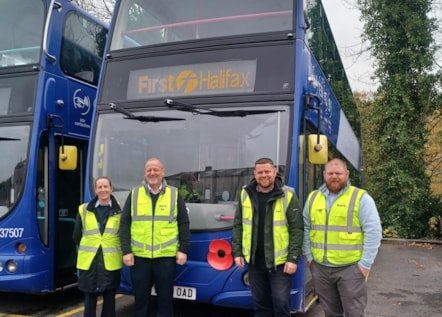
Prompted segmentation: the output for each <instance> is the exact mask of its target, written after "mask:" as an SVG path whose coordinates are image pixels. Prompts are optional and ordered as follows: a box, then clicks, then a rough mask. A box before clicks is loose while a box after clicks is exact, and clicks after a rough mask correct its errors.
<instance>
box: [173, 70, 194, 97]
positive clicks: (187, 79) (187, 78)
mask: <svg viewBox="0 0 442 317" xmlns="http://www.w3.org/2000/svg"><path fill="white" fill-rule="evenodd" d="M176 87H177V88H178V89H179V90H181V91H182V92H183V93H185V94H189V93H191V92H192V91H195V89H197V87H198V75H197V74H195V73H194V72H193V71H191V70H185V71H183V72H181V73H180V74H179V75H178V76H177V79H176Z"/></svg>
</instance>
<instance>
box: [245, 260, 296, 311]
mask: <svg viewBox="0 0 442 317" xmlns="http://www.w3.org/2000/svg"><path fill="white" fill-rule="evenodd" d="M283 271H284V264H283V265H279V266H277V267H276V269H266V268H262V267H260V266H255V265H251V264H249V277H250V288H251V291H252V297H253V303H254V311H255V317H290V290H291V288H292V275H289V274H286V273H284V272H283Z"/></svg>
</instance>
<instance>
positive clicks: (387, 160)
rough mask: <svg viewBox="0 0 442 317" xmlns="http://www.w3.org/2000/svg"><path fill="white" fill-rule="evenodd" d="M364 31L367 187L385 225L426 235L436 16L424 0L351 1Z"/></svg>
mask: <svg viewBox="0 0 442 317" xmlns="http://www.w3.org/2000/svg"><path fill="white" fill-rule="evenodd" d="M357 3H358V6H359V8H360V9H361V15H362V19H363V20H364V23H365V24H364V36H365V39H366V40H368V41H369V42H370V43H371V47H370V50H371V54H372V56H373V57H374V58H375V60H376V68H375V75H376V77H377V78H378V79H379V83H380V86H379V88H378V91H377V93H376V94H375V99H374V100H373V111H372V113H371V114H370V122H372V124H374V126H375V128H374V130H373V137H374V138H375V140H376V148H375V151H374V153H373V155H372V159H373V162H370V165H371V166H372V168H371V169H370V170H369V173H368V177H369V179H370V184H371V186H370V187H371V188H370V192H371V193H372V194H373V196H374V198H375V200H376V202H377V205H378V209H379V213H380V215H381V219H382V222H383V226H384V229H385V228H394V229H395V230H396V231H397V232H398V234H399V236H400V237H403V238H421V237H424V236H427V234H428V223H427V222H428V219H430V217H431V216H432V215H434V210H435V209H437V204H438V200H437V199H436V197H433V196H432V194H431V190H430V178H429V177H428V175H427V174H426V165H425V155H426V149H425V145H426V144H427V138H428V129H427V126H428V125H427V123H428V121H427V120H428V119H427V118H429V117H430V115H431V114H432V113H433V112H434V110H435V108H436V105H437V103H436V99H437V98H436V97H437V89H436V88H437V85H436V84H437V83H438V82H439V79H438V77H437V76H436V75H434V74H433V72H432V70H433V57H434V54H435V51H436V47H435V45H434V40H433V32H435V31H436V24H435V21H434V20H433V19H431V18H429V15H428V13H429V12H430V10H431V1H429V0H389V1H385V0H358V1H357Z"/></svg>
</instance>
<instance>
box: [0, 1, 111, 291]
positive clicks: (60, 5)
mask: <svg viewBox="0 0 442 317" xmlns="http://www.w3.org/2000/svg"><path fill="white" fill-rule="evenodd" d="M106 39H107V26H106V25H105V24H103V23H101V22H100V21H98V20H97V19H95V18H93V17H92V16H91V15H89V14H87V13H86V12H84V11H83V10H81V9H80V8H79V7H78V6H76V5H75V4H74V3H73V2H71V1H67V0H57V1H54V0H52V1H51V0H20V1H17V0H2V1H0V153H1V155H0V291H9V292H27V293H42V292H52V291H55V290H58V289H61V288H64V287H66V286H67V285H71V284H74V283H75V282H76V268H75V264H76V249H75V245H74V243H73V241H72V231H73V225H74V221H75V216H76V213H77V210H78V209H77V208H78V205H79V204H80V203H82V202H83V191H84V177H85V166H86V154H87V149H88V144H89V135H90V127H91V120H92V113H93V112H94V106H93V103H94V101H95V98H96V88H97V83H98V78H99V73H100V70H101V65H102V57H103V53H104V48H105V44H106Z"/></svg>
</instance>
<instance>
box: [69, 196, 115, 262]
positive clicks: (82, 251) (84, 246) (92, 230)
mask: <svg viewBox="0 0 442 317" xmlns="http://www.w3.org/2000/svg"><path fill="white" fill-rule="evenodd" d="M86 207H87V204H83V205H80V207H78V212H79V213H80V218H81V222H82V225H83V235H82V237H81V240H80V246H79V248H78V256H77V268H78V269H81V270H89V268H90V267H91V264H92V261H93V260H94V257H95V255H96V254H97V250H98V248H99V247H100V246H101V249H102V250H103V257H104V267H105V269H106V270H107V271H115V270H119V269H121V268H122V267H123V261H122V259H123V253H122V251H121V244H120V236H119V234H118V230H119V227H120V214H117V215H109V218H108V219H107V222H106V228H105V229H104V232H103V235H101V233H100V230H99V229H98V223H97V219H96V218H95V214H94V213H93V212H90V211H88V210H87V209H86Z"/></svg>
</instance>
